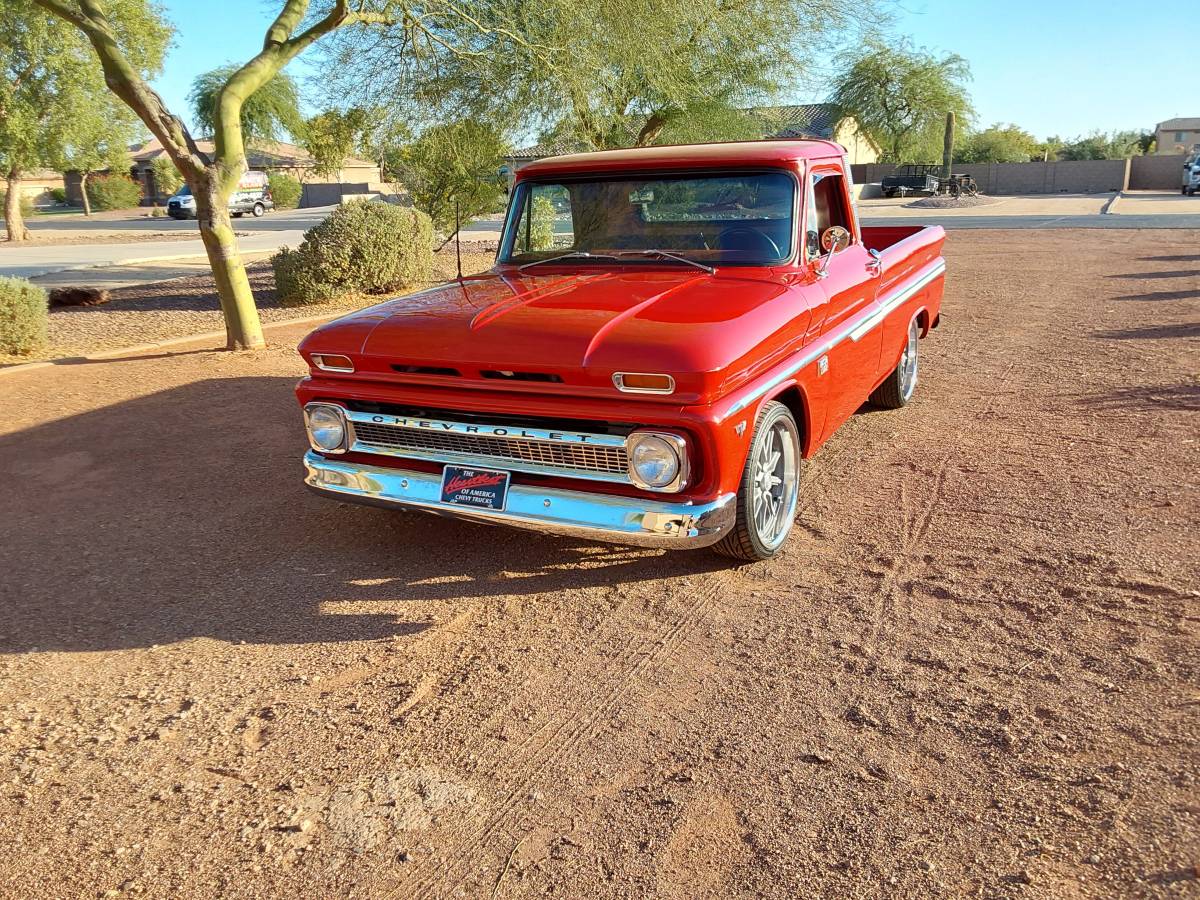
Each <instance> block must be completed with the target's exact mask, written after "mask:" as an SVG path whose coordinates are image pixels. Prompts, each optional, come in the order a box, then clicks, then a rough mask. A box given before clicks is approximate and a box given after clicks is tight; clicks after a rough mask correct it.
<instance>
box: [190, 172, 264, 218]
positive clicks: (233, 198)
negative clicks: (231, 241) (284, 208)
mask: <svg viewBox="0 0 1200 900" xmlns="http://www.w3.org/2000/svg"><path fill="white" fill-rule="evenodd" d="M274 208H275V201H274V200H273V199H272V198H271V189H270V188H269V187H268V186H267V173H266V172H247V173H246V174H245V175H243V176H242V178H241V180H240V181H239V182H238V186H237V190H235V191H234V192H233V193H232V194H231V195H230V196H229V214H230V215H231V216H233V217H234V218H235V219H237V218H241V217H242V216H244V215H245V214H246V213H250V215H252V216H254V217H255V218H258V217H259V216H262V215H265V214H266V213H267V212H269V211H270V210H273V209H274ZM167 215H169V216H170V217H171V218H173V219H194V218H196V198H195V197H193V196H192V189H191V188H189V187H188V186H187V185H186V184H185V185H184V186H183V187H181V188H180V189H179V190H178V191H176V192H175V193H174V194H173V195H172V196H171V198H170V199H169V200H168V201H167Z"/></svg>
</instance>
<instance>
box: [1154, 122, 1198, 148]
mask: <svg viewBox="0 0 1200 900" xmlns="http://www.w3.org/2000/svg"><path fill="white" fill-rule="evenodd" d="M1154 141H1155V150H1154V153H1155V154H1156V155H1158V156H1165V155H1173V156H1178V155H1179V154H1181V153H1190V152H1191V151H1192V148H1194V147H1196V146H1197V145H1200V119H1167V121H1165V122H1159V123H1158V124H1157V125H1156V126H1154Z"/></svg>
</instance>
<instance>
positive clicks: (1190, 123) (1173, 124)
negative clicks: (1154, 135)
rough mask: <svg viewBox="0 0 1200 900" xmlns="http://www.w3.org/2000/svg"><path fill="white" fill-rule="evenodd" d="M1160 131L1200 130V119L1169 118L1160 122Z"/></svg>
mask: <svg viewBox="0 0 1200 900" xmlns="http://www.w3.org/2000/svg"><path fill="white" fill-rule="evenodd" d="M1158 128H1159V130H1160V131H1200V119H1167V121H1165V122H1159V123H1158Z"/></svg>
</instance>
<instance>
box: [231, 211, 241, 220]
mask: <svg viewBox="0 0 1200 900" xmlns="http://www.w3.org/2000/svg"><path fill="white" fill-rule="evenodd" d="M230 215H231V216H233V217H234V218H235V219H240V218H241V217H242V213H240V212H235V213H230Z"/></svg>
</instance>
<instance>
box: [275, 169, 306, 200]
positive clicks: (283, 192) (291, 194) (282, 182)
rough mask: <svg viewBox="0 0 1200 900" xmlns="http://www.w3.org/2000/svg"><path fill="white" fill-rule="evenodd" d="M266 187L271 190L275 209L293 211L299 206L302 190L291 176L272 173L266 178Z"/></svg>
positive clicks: (284, 173) (283, 173) (282, 173)
mask: <svg viewBox="0 0 1200 900" xmlns="http://www.w3.org/2000/svg"><path fill="white" fill-rule="evenodd" d="M267 185H268V187H269V188H270V189H271V199H272V200H274V201H275V208H276V209H295V208H296V207H297V206H299V205H300V195H301V194H302V193H303V192H304V188H303V187H302V186H301V185H300V182H299V181H298V180H297V179H295V178H293V177H292V176H291V175H289V174H287V173H286V172H272V173H271V174H270V175H268V176H267Z"/></svg>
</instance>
